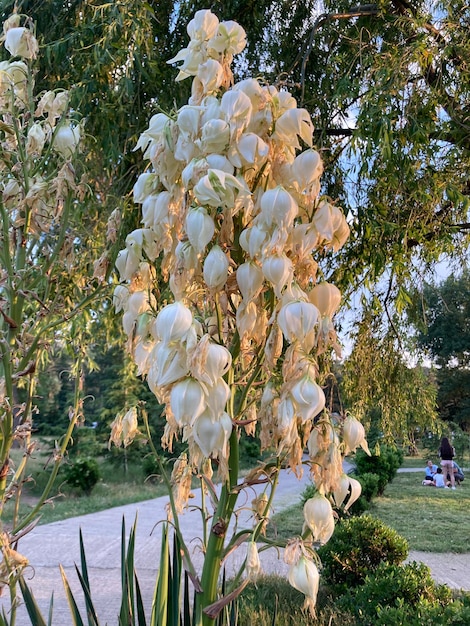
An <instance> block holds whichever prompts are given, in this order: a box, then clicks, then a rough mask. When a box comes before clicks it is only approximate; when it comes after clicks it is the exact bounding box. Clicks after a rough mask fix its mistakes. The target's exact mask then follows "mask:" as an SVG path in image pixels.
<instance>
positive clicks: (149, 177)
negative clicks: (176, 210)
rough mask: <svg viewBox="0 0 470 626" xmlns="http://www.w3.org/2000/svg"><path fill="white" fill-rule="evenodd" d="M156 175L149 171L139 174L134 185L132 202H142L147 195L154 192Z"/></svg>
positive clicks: (156, 181) (156, 183) (156, 182)
mask: <svg viewBox="0 0 470 626" xmlns="http://www.w3.org/2000/svg"><path fill="white" fill-rule="evenodd" d="M157 185H158V176H157V175H156V174H153V173H151V172H146V173H145V174H141V175H140V176H139V178H138V179H137V181H136V183H135V185H134V190H133V191H134V202H136V203H139V204H142V202H143V201H144V200H145V198H146V197H147V196H150V195H151V194H152V193H154V192H155V190H156V188H157Z"/></svg>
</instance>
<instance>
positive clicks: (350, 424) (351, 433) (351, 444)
mask: <svg viewBox="0 0 470 626" xmlns="http://www.w3.org/2000/svg"><path fill="white" fill-rule="evenodd" d="M343 441H344V444H345V450H344V453H345V454H348V453H349V452H354V450H355V449H356V448H357V447H358V446H361V448H362V449H363V450H364V452H365V453H366V454H368V455H369V456H370V450H369V445H368V443H367V440H366V431H365V429H364V426H363V425H362V424H361V422H360V421H359V420H357V419H356V418H355V417H353V416H352V415H348V416H347V417H346V419H345V420H344V423H343Z"/></svg>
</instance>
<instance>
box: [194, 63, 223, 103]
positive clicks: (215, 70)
mask: <svg viewBox="0 0 470 626" xmlns="http://www.w3.org/2000/svg"><path fill="white" fill-rule="evenodd" d="M196 75H197V77H198V78H199V80H200V81H201V85H202V88H203V90H204V93H205V94H208V93H212V92H214V91H217V89H219V87H220V86H221V85H222V83H223V80H224V68H223V67H222V65H221V64H220V63H219V62H218V61H216V60H215V59H207V61H205V62H204V63H200V64H199V67H198V68H197V72H196Z"/></svg>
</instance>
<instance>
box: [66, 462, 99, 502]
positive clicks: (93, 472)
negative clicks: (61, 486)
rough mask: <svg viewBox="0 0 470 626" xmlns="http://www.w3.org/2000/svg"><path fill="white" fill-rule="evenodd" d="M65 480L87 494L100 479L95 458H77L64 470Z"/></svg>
mask: <svg viewBox="0 0 470 626" xmlns="http://www.w3.org/2000/svg"><path fill="white" fill-rule="evenodd" d="M64 475H65V482H66V483H67V484H68V485H70V487H72V488H74V489H78V490H79V491H82V492H83V493H85V494H86V495H89V494H90V493H91V492H92V490H93V487H94V486H95V485H96V483H97V482H98V481H99V479H100V470H99V466H98V463H97V462H96V461H95V459H91V458H87V457H85V458H78V459H77V460H76V461H73V462H72V463H71V464H70V465H67V466H66V467H65V470H64Z"/></svg>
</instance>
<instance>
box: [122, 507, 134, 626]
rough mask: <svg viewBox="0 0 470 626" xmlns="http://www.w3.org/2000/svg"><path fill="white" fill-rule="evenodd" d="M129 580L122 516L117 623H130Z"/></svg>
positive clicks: (123, 624)
mask: <svg viewBox="0 0 470 626" xmlns="http://www.w3.org/2000/svg"><path fill="white" fill-rule="evenodd" d="M130 584H132V583H130V582H129V578H128V569H127V553H126V521H125V519H124V516H123V517H122V528H121V590H122V598H121V609H120V611H119V625H120V626H127V625H128V624H132V607H131V606H130V604H129V585H130Z"/></svg>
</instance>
